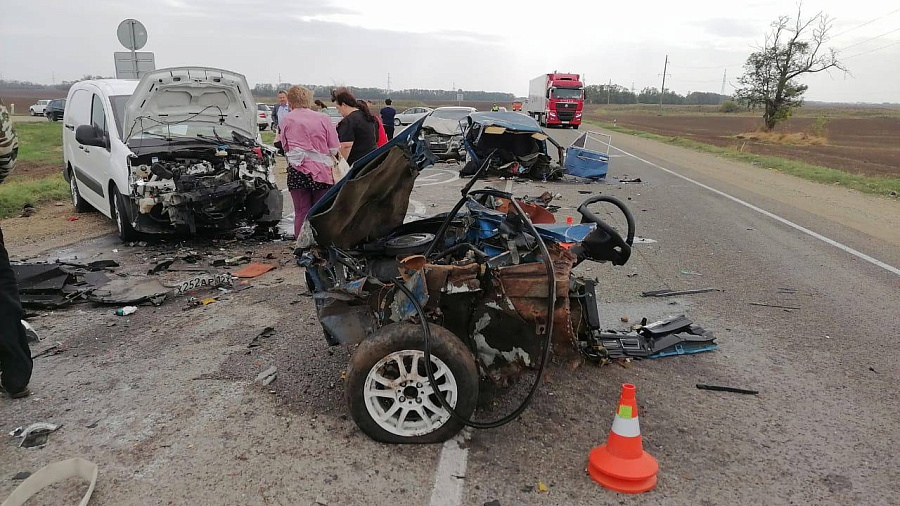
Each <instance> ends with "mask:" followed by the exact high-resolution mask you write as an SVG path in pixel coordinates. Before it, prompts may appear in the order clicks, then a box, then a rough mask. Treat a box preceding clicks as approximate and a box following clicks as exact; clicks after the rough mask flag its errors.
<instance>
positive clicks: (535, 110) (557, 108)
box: [525, 71, 584, 128]
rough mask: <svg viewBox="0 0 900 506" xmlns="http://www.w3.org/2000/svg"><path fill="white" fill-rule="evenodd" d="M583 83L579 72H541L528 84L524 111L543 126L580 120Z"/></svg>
mask: <svg viewBox="0 0 900 506" xmlns="http://www.w3.org/2000/svg"><path fill="white" fill-rule="evenodd" d="M583 106H584V84H582V82H581V76H579V75H578V74H560V73H557V72H555V71H554V72H553V73H552V74H541V75H539V76H537V77H535V78H534V79H532V80H531V82H530V83H529V84H528V102H526V103H525V112H526V113H528V115H529V116H531V117H532V118H534V119H536V120H537V121H538V123H540V124H541V125H542V126H556V125H559V126H570V127H572V128H578V125H580V124H581V110H582V107H583Z"/></svg>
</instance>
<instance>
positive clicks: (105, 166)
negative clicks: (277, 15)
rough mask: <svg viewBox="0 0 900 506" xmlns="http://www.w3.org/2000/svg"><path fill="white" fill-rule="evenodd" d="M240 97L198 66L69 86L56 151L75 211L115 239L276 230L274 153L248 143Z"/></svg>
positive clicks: (250, 128) (241, 82) (228, 79)
mask: <svg viewBox="0 0 900 506" xmlns="http://www.w3.org/2000/svg"><path fill="white" fill-rule="evenodd" d="M249 90H250V87H249V86H248V84H247V79H246V78H245V77H244V76H243V75H241V74H237V73H234V72H229V71H227V70H219V69H213V68H202V67H177V68H166V69H157V70H154V71H151V72H148V73H146V74H145V75H144V77H143V78H141V80H140V81H134V80H125V79H99V80H87V81H81V82H78V83H75V84H74V85H72V87H71V88H70V89H69V96H68V107H66V111H65V118H64V127H65V128H63V131H62V132H63V139H62V140H63V142H62V147H63V175H64V177H65V179H66V181H67V182H68V183H69V188H70V192H71V195H72V204H73V205H74V207H75V210H76V211H78V212H83V211H87V210H90V209H91V208H95V209H97V210H98V211H100V213H102V214H104V215H106V216H108V217H110V218H111V219H113V220H114V221H115V223H116V228H117V229H118V232H119V237H120V238H121V239H122V240H123V241H133V240H135V239H136V238H138V237H140V234H149V235H160V234H171V233H176V232H188V233H191V234H193V233H194V232H196V231H198V230H218V231H224V230H232V229H234V228H236V227H244V226H253V227H256V226H260V227H272V226H274V225H276V224H277V223H278V222H279V221H280V220H281V215H282V199H283V197H282V194H281V192H280V191H279V190H278V188H277V186H276V185H275V156H276V151H275V149H274V148H270V147H268V146H265V145H261V144H260V143H259V142H258V140H257V139H258V138H259V125H258V121H257V120H258V119H259V113H260V111H259V109H258V106H256V105H255V104H256V102H253V97H252V96H251V95H250V91H249Z"/></svg>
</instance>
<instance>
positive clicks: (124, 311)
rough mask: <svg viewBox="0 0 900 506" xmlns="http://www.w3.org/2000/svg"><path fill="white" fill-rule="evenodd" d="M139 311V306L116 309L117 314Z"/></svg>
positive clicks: (124, 314)
mask: <svg viewBox="0 0 900 506" xmlns="http://www.w3.org/2000/svg"><path fill="white" fill-rule="evenodd" d="M134 313H137V306H125V307H122V308H119V309H116V316H128V315H131V314H134Z"/></svg>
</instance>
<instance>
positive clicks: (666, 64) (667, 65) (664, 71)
mask: <svg viewBox="0 0 900 506" xmlns="http://www.w3.org/2000/svg"><path fill="white" fill-rule="evenodd" d="M668 68H669V55H666V63H665V65H663V73H662V89H661V90H659V110H660V111H662V103H663V95H665V94H666V69H668Z"/></svg>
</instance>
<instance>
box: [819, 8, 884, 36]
mask: <svg viewBox="0 0 900 506" xmlns="http://www.w3.org/2000/svg"><path fill="white" fill-rule="evenodd" d="M895 12H900V9H894V10H892V11H891V12H888V13H887V14H885V15H883V16H878V17H877V18H875V19H870V20H869V21H866V22H865V23H863V24H861V25H856V26H854V27H853V28H851V29H849V30H844V31H843V32H841V33H839V34H837V35H832V36H831V38H832V39H836V38H838V37H840V36H841V35H844V34H845V33H850V32H852V31H853V30H856V29H857V28H862V27H864V26H866V25H870V24H872V23H874V22H876V21H878V20H879V19H884V18H886V17H888V16H890V15H891V14H894V13H895Z"/></svg>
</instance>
